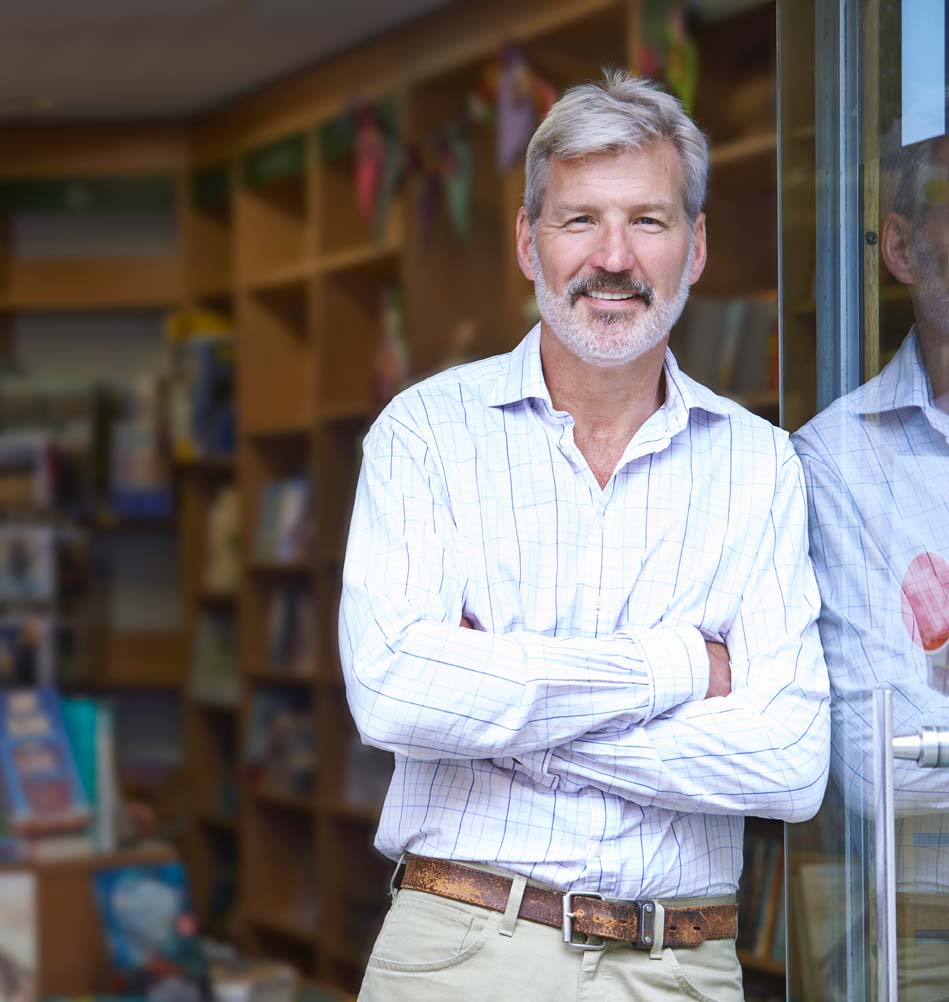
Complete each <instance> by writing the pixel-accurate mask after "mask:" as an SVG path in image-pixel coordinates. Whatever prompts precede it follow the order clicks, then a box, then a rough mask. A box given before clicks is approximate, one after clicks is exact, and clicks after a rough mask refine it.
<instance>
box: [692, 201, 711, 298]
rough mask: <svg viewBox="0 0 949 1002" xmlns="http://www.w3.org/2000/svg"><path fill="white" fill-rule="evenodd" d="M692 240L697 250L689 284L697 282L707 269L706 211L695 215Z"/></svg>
mask: <svg viewBox="0 0 949 1002" xmlns="http://www.w3.org/2000/svg"><path fill="white" fill-rule="evenodd" d="M692 242H693V244H694V245H695V252H694V253H693V255H692V273H691V274H690V275H689V284H690V285H695V283H696V282H697V281H698V280H699V279H700V278H701V277H702V272H703V271H705V261H706V246H707V245H706V240H705V213H704V212H700V213H699V214H698V215H697V216H696V217H695V223H694V224H693V225H692Z"/></svg>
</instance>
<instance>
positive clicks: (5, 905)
mask: <svg viewBox="0 0 949 1002" xmlns="http://www.w3.org/2000/svg"><path fill="white" fill-rule="evenodd" d="M38 972H39V933H38V923H37V909H36V877H35V875H34V874H32V873H0V1002H35V999H36V998H37V995H38V985H37V981H38Z"/></svg>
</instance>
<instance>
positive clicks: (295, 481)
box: [255, 475, 312, 563]
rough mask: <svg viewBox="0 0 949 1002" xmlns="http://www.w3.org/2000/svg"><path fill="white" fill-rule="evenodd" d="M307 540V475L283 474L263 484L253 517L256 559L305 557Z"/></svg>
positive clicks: (308, 546)
mask: <svg viewBox="0 0 949 1002" xmlns="http://www.w3.org/2000/svg"><path fill="white" fill-rule="evenodd" d="M311 543H312V524H311V512H310V479H309V477H306V476H302V475H299V476H292V477H283V478H281V479H279V480H272V481H270V482H269V483H267V484H265V485H264V486H263V489H262V491H261V497H260V509H259V513H258V518H257V537H256V540H255V554H256V557H257V559H258V560H262V561H273V562H277V563H293V562H296V561H301V560H305V559H306V558H307V557H308V556H309V555H310V549H311Z"/></svg>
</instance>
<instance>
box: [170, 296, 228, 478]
mask: <svg viewBox="0 0 949 1002" xmlns="http://www.w3.org/2000/svg"><path fill="white" fill-rule="evenodd" d="M168 336H169V344H170V347H171V353H170V362H169V366H168V368H169V373H170V377H169V387H168V398H169V401H168V411H169V425H170V436H171V442H172V449H173V451H174V455H175V457H176V458H177V459H183V460H191V459H196V458H200V457H216V456H228V455H233V453H234V449H235V445H236V423H235V411H234V379H235V377H234V359H235V344H234V336H233V331H232V325H231V322H230V320H229V319H228V318H227V317H226V316H224V315H223V314H220V313H217V312H216V311H213V310H206V309H192V310H182V311H179V312H178V313H176V314H173V315H172V317H171V318H170V319H169V323H168Z"/></svg>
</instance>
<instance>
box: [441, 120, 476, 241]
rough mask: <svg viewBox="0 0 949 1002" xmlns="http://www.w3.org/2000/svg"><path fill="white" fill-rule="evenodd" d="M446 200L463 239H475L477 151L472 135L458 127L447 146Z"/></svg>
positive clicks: (453, 222)
mask: <svg viewBox="0 0 949 1002" xmlns="http://www.w3.org/2000/svg"><path fill="white" fill-rule="evenodd" d="M444 164H445V174H444V177H445V204H446V206H447V208H448V216H449V218H450V219H451V221H452V224H453V225H454V227H455V231H456V232H457V233H458V236H460V237H461V238H462V240H470V239H471V194H472V182H473V179H474V153H473V151H472V149H471V140H470V138H469V137H468V135H467V134H466V133H464V132H462V131H460V130H459V131H458V132H457V133H456V134H455V135H454V136H452V137H451V138H450V139H449V140H448V142H447V144H446V148H445V156H444Z"/></svg>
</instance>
